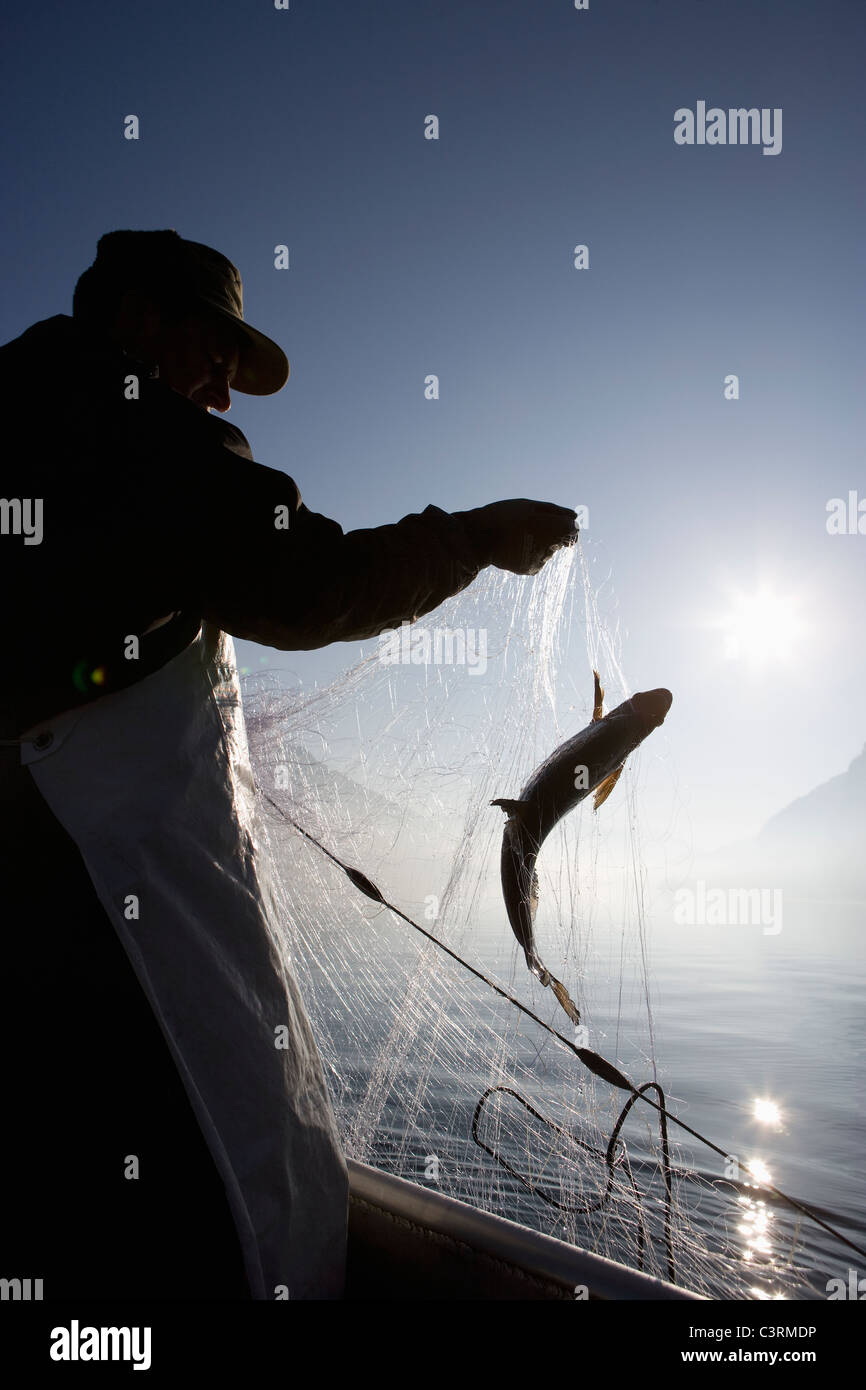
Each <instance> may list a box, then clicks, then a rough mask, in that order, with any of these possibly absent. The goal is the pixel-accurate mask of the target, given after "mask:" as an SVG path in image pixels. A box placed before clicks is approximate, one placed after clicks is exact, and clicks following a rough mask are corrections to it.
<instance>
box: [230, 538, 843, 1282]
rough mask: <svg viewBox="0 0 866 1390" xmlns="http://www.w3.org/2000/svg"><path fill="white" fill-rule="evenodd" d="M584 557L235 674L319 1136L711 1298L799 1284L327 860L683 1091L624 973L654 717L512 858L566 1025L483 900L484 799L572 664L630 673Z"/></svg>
mask: <svg viewBox="0 0 866 1390" xmlns="http://www.w3.org/2000/svg"><path fill="white" fill-rule="evenodd" d="M596 563H597V561H596V559H595V557H594V555H593V552H592V549H591V548H590V549H587V547H586V545H585V542H584V541H581V543H580V544H578V545H577V546H575V547H572V548H571V549H569V550H566V551H562V552H560V553H559V554H558V555H557V556H556V557H555V558H554V559H553V560H552V561H551V562H550V563H549V564H548V565H547V566H546V567H545V568H544V570H543V571H542V572H541V574H540V575H538V576H536V577H534V578H520V577H517V576H513V575H509V574H505V573H503V572H501V571H498V570H496V569H492V568H491V569H488V570H486V571H484V572H483V574H482V575H481V576H479V578H478V579H477V580H476V581H475V582H474V583H473V584H472V585H471V586H470V588H469V589H468V590H466V591H464V592H463V593H462V594H459V595H457V596H456V597H455V598H453V599H451V600H450V601H449V602H447V603H445V604H443V605H442V606H441V607H440V608H439V609H437V610H436V612H435V613H433V614H431V615H429V616H428V617H427V618H426V619H422V620H420V621H419V622H418V623H417V624H415V625H414V626H413V627H411V628H409V627H406V628H404V629H403V630H402V632H401V633H399V634H398V635H397V637H396V638H390V639H388V638H385V637H382V638H379V639H376V640H374V641H373V642H371V643H368V644H366V646H365V647H364V648H363V649H362V651H363V655H362V657H361V659H360V660H358V661H357V662H356V663H355V664H353V665H352V666H351V667H350V668H349V669H347V670H346V671H344V672H343V673H342V674H341V675H340V676H339V677H338V679H336V680H334V681H333V682H331V683H330V684H329V685H327V686H326V687H324V688H314V689H304V688H302V687H301V686H300V685H299V684H297V683H294V684H293V683H292V681H291V679H290V678H288V677H286V676H284V675H278V674H276V673H262V672H256V673H255V674H253V675H251V676H247V677H245V679H244V706H245V712H246V719H247V730H248V736H249V742H250V754H251V759H252V762H253V767H254V771H255V774H256V780H257V785H258V788H259V794H260V803H261V811H262V821H263V826H264V833H265V835H266V837H267V839H268V841H269V848H270V855H271V858H272V860H273V863H274V865H275V866H276V871H277V873H276V877H277V893H278V899H279V906H280V913H281V920H282V927H283V930H284V931H285V933H286V935H287V937H288V940H289V943H290V951H291V954H292V960H293V963H294V967H295V971H296V974H297V977H298V980H299V983H300V986H301V989H302V992H303V995H304V998H305V1000H306V1004H307V1008H308V1011H309V1014H310V1018H311V1021H312V1025H313V1029H314V1032H315V1034H316V1037H317V1040H318V1044H319V1048H320V1051H321V1054H322V1057H323V1059H324V1064H325V1070H326V1075H327V1077H328V1081H329V1086H330V1090H331V1095H332V1099H333V1103H334V1108H335V1112H336V1115H337V1120H338V1125H339V1129H340V1133H341V1137H342V1140H343V1144H344V1148H345V1151H346V1153H347V1154H348V1155H350V1156H351V1157H354V1158H357V1159H360V1160H362V1161H364V1162H367V1163H370V1164H373V1165H374V1166H376V1167H378V1168H381V1169H384V1170H386V1171H388V1172H391V1173H394V1174H396V1175H398V1176H400V1177H404V1178H408V1179H411V1180H412V1181H414V1182H417V1183H421V1184H424V1185H426V1186H429V1187H431V1188H433V1189H435V1190H437V1191H439V1192H442V1193H445V1194H448V1195H451V1196H453V1197H457V1198H460V1199H462V1200H463V1201H466V1202H468V1203H470V1204H472V1205H473V1206H476V1207H480V1208H483V1209H485V1210H488V1211H491V1212H495V1213H497V1214H498V1215H501V1216H505V1217H508V1218H509V1219H511V1220H515V1221H519V1222H521V1223H523V1224H524V1225H526V1226H529V1227H532V1228H534V1229H536V1230H539V1231H542V1232H544V1233H546V1234H549V1235H554V1236H556V1237H558V1238H559V1239H561V1240H565V1241H568V1242H570V1243H573V1244H575V1245H578V1246H580V1247H582V1248H584V1249H588V1250H591V1251H594V1252H597V1253H599V1254H602V1255H605V1256H607V1257H609V1258H611V1259H614V1260H617V1261H620V1262H622V1263H624V1264H627V1265H630V1266H632V1267H634V1268H642V1269H644V1270H646V1271H648V1272H650V1273H652V1274H656V1275H658V1276H660V1277H662V1278H667V1279H674V1280H675V1281H676V1282H677V1283H679V1284H681V1285H682V1286H684V1287H687V1288H690V1289H693V1290H696V1291H698V1292H702V1293H706V1294H709V1295H710V1296H712V1297H722V1298H756V1297H761V1298H772V1297H789V1298H790V1297H809V1296H816V1294H815V1293H814V1291H811V1287H810V1277H809V1272H808V1271H809V1269H811V1268H814V1267H815V1264H816V1257H815V1252H814V1250H809V1249H808V1248H807V1245H808V1241H809V1240H813V1241H814V1240H816V1239H817V1240H819V1241H820V1240H821V1239H825V1237H823V1236H822V1233H821V1232H818V1233H817V1235H816V1233H815V1232H814V1231H813V1230H812V1229H811V1227H810V1226H809V1223H808V1221H807V1222H805V1223H803V1222H802V1221H801V1220H800V1216H799V1215H798V1213H797V1212H796V1211H794V1210H791V1209H789V1208H788V1207H786V1205H785V1204H784V1203H781V1202H780V1201H778V1200H777V1199H775V1198H774V1197H773V1196H772V1194H770V1193H769V1192H767V1191H766V1190H765V1189H764V1188H762V1187H761V1186H760V1184H759V1183H758V1182H757V1181H756V1180H754V1179H753V1178H752V1177H751V1176H750V1175H749V1174H748V1173H744V1172H742V1171H737V1170H731V1169H730V1167H729V1168H727V1169H726V1166H725V1161H724V1153H722V1155H720V1153H718V1152H714V1151H713V1150H711V1149H708V1148H706V1147H705V1146H702V1145H701V1144H699V1143H698V1142H697V1141H695V1140H694V1139H693V1138H692V1137H691V1136H689V1135H688V1134H686V1133H685V1132H683V1131H678V1130H677V1128H676V1127H672V1128H671V1131H670V1136H669V1150H668V1153H667V1155H666V1153H665V1145H664V1134H663V1126H662V1124H661V1117H660V1114H659V1111H658V1109H656V1108H653V1106H652V1105H651V1104H648V1103H647V1102H646V1101H645V1100H643V1099H639V1100H637V1101H636V1102H635V1103H634V1104H633V1105H632V1107H631V1108H630V1110H629V1112H628V1115H627V1117H626V1119H625V1120H624V1122H623V1123H622V1126H621V1128H620V1129H619V1131H618V1133H616V1134H615V1127H616V1125H617V1120H618V1117H620V1115H621V1112H622V1110H623V1107H624V1105H625V1104H626V1102H627V1101H628V1099H629V1096H628V1093H625V1092H623V1090H621V1089H617V1088H616V1087H614V1086H612V1085H610V1084H608V1083H607V1082H606V1081H604V1080H602V1079H601V1078H600V1077H599V1076H598V1075H595V1074H593V1073H592V1072H591V1071H589V1070H588V1069H587V1068H586V1067H585V1066H583V1065H582V1064H581V1061H580V1060H579V1058H578V1057H577V1056H576V1055H575V1053H574V1052H573V1051H572V1050H569V1048H568V1047H567V1046H565V1045H564V1044H563V1043H562V1042H560V1041H559V1040H558V1039H557V1038H556V1037H554V1036H552V1034H551V1033H550V1032H548V1031H546V1030H545V1029H544V1028H543V1026H541V1024H540V1023H537V1022H535V1021H534V1020H533V1019H531V1018H529V1017H527V1015H526V1014H524V1013H522V1012H521V1011H520V1010H519V1009H518V1008H516V1007H515V1006H514V1004H512V1003H511V1002H509V1001H508V1000H507V999H505V998H503V997H502V996H501V995H499V994H497V993H496V992H495V991H494V990H493V989H492V988H491V987H490V985H489V984H488V983H486V982H485V980H483V979H479V978H478V977H477V976H476V975H473V974H472V973H471V972H470V970H469V969H467V968H466V966H464V965H462V964H460V963H459V962H458V961H457V960H455V959H454V958H453V957H452V956H449V955H448V954H446V953H445V952H444V951H443V950H441V949H440V948H439V946H437V945H436V944H434V942H432V941H430V940H429V939H427V937H425V936H424V935H423V934H422V933H421V931H417V930H414V929H413V928H412V927H411V926H409V925H408V924H407V923H406V922H405V921H403V920H402V919H401V918H399V917H397V916H396V915H395V914H394V913H393V912H392V911H391V910H390V909H389V908H387V907H385V906H383V904H382V903H380V902H374V901H372V900H371V898H370V897H369V896H367V895H366V894H365V893H364V892H363V891H361V888H363V886H364V883H363V881H361V888H359V886H358V883H357V881H356V882H354V883H353V882H352V881H351V880H350V878H349V877H348V876H347V874H346V873H345V872H343V870H342V869H341V868H340V867H339V864H338V863H336V862H334V861H335V859H336V860H339V861H340V862H341V863H342V864H343V865H346V866H349V867H351V868H353V869H355V870H360V871H361V873H362V874H363V875H364V876H365V879H366V880H369V881H372V883H373V884H374V885H376V886H377V888H378V889H379V890H380V892H381V894H382V895H383V897H384V898H385V899H387V901H388V902H389V903H391V904H393V905H394V906H395V907H397V908H399V909H400V910H401V911H402V912H403V913H405V914H406V916H407V917H409V918H411V919H412V920H413V921H414V922H415V923H417V924H418V926H419V927H420V928H423V930H424V931H425V932H427V933H430V934H431V935H433V936H435V937H436V938H438V940H439V941H441V942H443V943H445V945H447V946H448V947H449V948H450V949H451V950H452V951H453V952H455V953H456V954H457V955H459V956H460V957H463V958H464V959H465V961H466V962H467V963H468V964H469V965H472V966H473V967H474V968H475V969H476V970H478V971H479V972H480V973H481V974H482V975H484V976H486V977H488V978H489V979H491V980H493V981H495V982H496V983H497V984H499V985H500V986H501V987H502V988H504V989H505V990H506V991H508V992H510V993H511V994H513V995H514V996H515V997H517V998H518V999H519V1000H520V1001H521V1002H523V1003H525V1004H526V1006H527V1007H528V1008H530V1009H531V1010H532V1011H533V1012H534V1013H535V1014H537V1015H538V1018H539V1019H540V1020H542V1021H543V1022H547V1023H548V1024H549V1025H550V1026H551V1027H552V1028H553V1029H555V1030H556V1032H558V1033H560V1034H562V1036H563V1037H564V1038H567V1039H569V1040H570V1041H572V1042H574V1043H577V1044H578V1045H580V1046H582V1047H584V1048H589V1049H592V1050H593V1051H594V1052H595V1053H597V1054H599V1055H601V1056H602V1057H604V1058H606V1059H607V1060H608V1061H609V1062H611V1063H613V1064H614V1065H615V1066H616V1067H618V1068H620V1069H621V1070H622V1071H623V1072H624V1073H625V1075H626V1076H627V1077H628V1078H629V1080H630V1081H631V1082H633V1084H634V1085H635V1086H638V1087H640V1086H643V1085H644V1083H647V1082H659V1083H661V1085H662V1086H664V1087H665V1088H666V1089H667V1088H668V1086H669V1085H670V1084H671V1083H673V1084H674V1092H673V1094H668V1098H667V1101H668V1105H669V1107H670V1110H671V1112H672V1114H674V1115H677V1114H678V1113H681V1112H682V1113H683V1114H685V1113H687V1112H686V1111H685V1110H683V1109H682V1107H683V1106H684V1105H686V1103H687V1098H685V1097H680V1096H679V1095H678V1094H677V1093H676V1089H675V1077H672V1076H671V1075H670V1074H669V1072H670V1068H669V1067H668V1066H666V1061H665V1057H664V1055H663V1053H662V1055H659V1054H658V1053H657V1043H656V1029H655V1022H654V1006H653V986H652V976H651V951H650V939H649V938H650V934H651V933H650V918H651V909H652V901H651V898H652V894H651V890H650V887H649V884H648V871H647V864H648V863H649V862H651V860H652V858H653V854H654V852H655V851H656V850H657V849H658V848H659V843H657V842H662V841H664V838H665V836H666V835H667V836H668V837H669V836H670V829H669V827H668V828H667V829H665V828H664V827H663V828H662V829H661V830H660V831H655V830H652V831H651V833H650V836H649V838H647V835H646V833H644V835H643V838H642V826H643V817H642V814H641V795H642V787H643V785H644V784H645V782H646V778H647V775H648V772H649V771H652V773H653V775H654V776H655V775H660V776H662V778H664V776H665V775H666V774H665V770H666V769H668V768H669V764H670V761H671V755H670V749H669V744H668V740H667V734H666V732H665V729H664V728H662V729H659V730H657V731H656V732H655V733H654V734H653V735H652V736H651V737H650V739H649V740H648V741H647V743H646V744H645V745H644V746H643V748H642V749H641V750H639V752H638V753H637V754H635V755H633V756H632V757H631V758H630V759H629V763H628V764H627V767H626V771H625V774H624V775H623V777H622V778H621V779H620V782H619V785H618V786H617V788H616V790H615V791H614V793H613V795H612V796H611V798H610V799H609V801H608V802H607V803H606V804H605V805H604V807H602V808H601V809H600V810H599V812H598V813H597V814H594V813H593V812H592V810H591V809H590V801H589V800H587V801H585V802H583V804H582V805H581V806H580V807H579V808H578V809H577V810H576V811H574V812H573V813H572V814H571V815H569V816H566V817H565V818H564V819H563V820H562V821H561V822H560V824H559V826H557V827H556V829H555V830H554V831H553V832H552V834H551V835H550V836H549V838H548V840H547V841H546V843H545V845H544V847H543V850H542V852H541V854H540V856H539V862H538V874H539V890H540V892H539V907H538V915H537V919H536V941H537V943H538V949H539V954H540V955H541V957H542V959H543V960H544V962H545V964H546V965H547V966H548V967H549V968H550V970H551V971H552V972H553V973H554V974H555V975H557V976H558V977H559V979H561V980H562V981H564V983H565V984H566V986H567V987H568V989H569V991H570V993H571V995H572V998H573V999H574V1000H575V1002H576V1003H577V1005H578V1007H579V1008H580V1010H581V1029H582V1030H583V1031H582V1032H578V1031H577V1030H576V1029H575V1026H574V1024H572V1023H571V1022H570V1021H569V1019H568V1018H567V1017H566V1016H565V1014H564V1013H563V1012H562V1010H561V1009H560V1008H559V1006H558V1005H557V1003H556V1000H555V999H554V997H553V995H552V994H551V992H550V990H546V989H543V988H542V987H541V986H540V984H539V983H538V982H537V981H536V979H535V978H534V977H533V976H532V975H531V974H530V973H529V971H528V970H527V968H526V964H525V961H524V957H523V952H522V950H521V949H520V948H519V947H518V945H517V943H516V941H515V939H514V937H513V934H512V932H511V929H510V927H509V925H508V921H507V918H506V915H505V910H504V906H503V900H502V892H501V886H500V874H499V851H500V845H501V841H502V834H503V827H504V823H505V819H504V816H503V814H502V811H501V810H499V809H497V808H496V807H492V806H491V805H490V804H489V803H490V801H491V799H492V798H494V797H497V796H500V797H501V796H506V797H508V796H510V797H515V796H517V795H518V793H519V790H520V788H521V786H522V785H523V784H524V783H525V782H526V780H527V778H528V777H529V775H530V774H531V772H532V771H533V769H534V768H535V767H536V766H537V765H538V764H539V763H540V762H541V761H542V760H543V759H544V758H546V757H547V756H548V754H549V753H550V752H551V751H552V750H553V749H554V748H556V747H557V746H558V745H559V744H560V743H562V742H563V741H564V740H565V739H566V738H569V737H571V736H572V735H573V734H574V733H576V732H577V731H578V730H579V729H581V728H583V727H584V726H585V725H586V724H587V723H588V722H589V721H590V719H591V716H592V696H593V678H592V671H593V669H594V668H596V669H598V670H599V671H600V673H601V676H602V682H603V684H604V686H605V687H606V702H605V710H609V709H611V708H613V707H614V706H615V705H616V704H618V703H619V702H620V701H621V700H623V699H625V698H627V697H628V695H629V694H631V693H633V691H632V690H630V689H629V686H628V683H627V681H626V677H625V673H624V672H623V670H622V667H621V664H620V650H621V649H620V641H619V635H618V628H617V624H616V620H615V614H614V613H613V611H612V608H613V600H612V598H611V597H610V595H609V591H608V589H607V587H606V585H605V583H604V582H599V581H598V580H596V578H595V575H594V570H595V568H596ZM674 695H675V698H676V692H674ZM667 775H668V782H670V781H671V778H670V775H669V773H668V774H667ZM309 837H313V838H312V839H311V838H309ZM313 840H315V841H317V842H318V844H316V843H314V842H313ZM319 846H322V847H324V849H326V850H327V851H329V852H330V854H331V855H332V856H334V858H329V857H328V855H327V854H326V853H324V852H323V849H322V848H320V847H319ZM661 849H662V850H664V844H663V843H662V844H661ZM646 1096H647V1098H648V1100H650V1101H652V1100H655V1101H656V1102H658V1094H657V1092H655V1091H653V1090H649V1091H647V1092H646ZM721 1128H723V1125H722V1124H721V1123H720V1124H719V1125H717V1126H716V1130H719V1129H721ZM612 1135H614V1137H615V1143H613V1144H611V1138H612ZM712 1137H713V1138H714V1139H715V1140H716V1141H717V1144H720V1145H721V1147H722V1151H724V1135H719V1134H718V1133H715V1134H713V1135H712ZM666 1158H667V1162H666ZM668 1184H669V1187H668ZM826 1239H827V1240H828V1241H829V1244H830V1246H832V1240H831V1239H830V1238H829V1237H826ZM822 1296H823V1295H822Z"/></svg>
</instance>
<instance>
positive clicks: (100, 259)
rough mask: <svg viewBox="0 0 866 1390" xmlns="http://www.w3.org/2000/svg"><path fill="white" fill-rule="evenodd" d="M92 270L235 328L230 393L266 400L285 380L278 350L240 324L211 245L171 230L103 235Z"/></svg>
mask: <svg viewBox="0 0 866 1390" xmlns="http://www.w3.org/2000/svg"><path fill="white" fill-rule="evenodd" d="M93 269H94V270H96V271H97V272H99V271H105V272H107V273H110V274H111V275H112V276H119V275H121V274H122V275H123V276H124V277H125V280H126V283H127V284H128V285H129V286H130V288H132V287H133V286H135V285H139V284H144V285H147V286H149V287H151V288H152V289H153V290H154V291H162V292H163V293H164V295H165V296H166V297H168V298H172V297H174V296H177V297H179V298H182V299H184V300H185V299H191V300H192V301H193V302H195V303H201V304H205V305H207V306H208V307H209V308H210V309H213V310H214V312H215V313H216V314H217V315H219V317H220V318H223V319H225V320H227V321H228V322H229V323H231V324H232V325H233V327H234V328H236V329H237V336H238V350H239V353H240V366H239V367H238V371H237V375H236V376H235V378H234V380H233V381H232V383H231V384H232V389H233V390H235V391H241V392H243V393H245V394H246V395H249V396H270V395H272V394H273V393H274V391H279V390H280V389H281V388H282V387H283V386H285V384H286V382H287V381H288V378H289V363H288V359H287V357H286V354H285V353H284V352H283V350H282V348H281V347H278V346H277V344H276V343H275V342H274V341H273V339H272V338H268V337H266V335H265V334H264V333H260V332H259V331H258V329H257V328H253V327H252V325H251V324H249V323H246V322H245V321H244V301H243V285H242V284H241V277H240V274H239V272H238V270H237V269H236V268H235V266H233V265H232V263H231V261H230V260H228V259H227V258H226V257H225V256H223V255H222V254H221V253H220V252H219V251H215V250H214V249H213V247H212V246H204V245H202V243H201V242H200V241H187V240H186V239H185V238H184V237H182V236H179V235H178V233H177V232H176V231H175V230H174V229H173V228H171V229H169V230H166V231H154V232H133V231H118V232H106V233H105V235H104V236H102V237H100V238H99V242H98V243H97V247H96V260H95V262H94V264H93Z"/></svg>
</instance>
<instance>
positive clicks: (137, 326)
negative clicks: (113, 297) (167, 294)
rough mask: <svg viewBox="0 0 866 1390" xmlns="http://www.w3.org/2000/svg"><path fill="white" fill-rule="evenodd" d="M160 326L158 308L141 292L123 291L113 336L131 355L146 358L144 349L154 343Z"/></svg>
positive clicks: (160, 317)
mask: <svg viewBox="0 0 866 1390" xmlns="http://www.w3.org/2000/svg"><path fill="white" fill-rule="evenodd" d="M161 326H162V315H161V313H160V311H159V307H158V305H157V304H155V303H154V301H153V300H152V299H151V298H150V297H149V296H148V295H146V294H145V293H144V292H143V291H142V290H124V292H123V294H122V295H121V298H120V303H119V305H118V307H117V318H116V319H115V336H116V337H117V340H118V342H119V343H120V344H121V346H122V347H123V348H124V349H125V350H126V351H127V352H131V353H138V354H139V355H140V356H142V357H145V358H146V356H147V352H146V349H147V348H148V347H149V346H150V345H152V344H153V343H155V342H156V340H157V338H158V336H159V330H160V328H161Z"/></svg>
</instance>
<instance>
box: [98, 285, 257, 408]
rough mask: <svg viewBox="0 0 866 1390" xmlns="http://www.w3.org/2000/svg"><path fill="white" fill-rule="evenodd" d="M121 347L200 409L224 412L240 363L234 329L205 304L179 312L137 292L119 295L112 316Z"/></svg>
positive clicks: (229, 401)
mask: <svg viewBox="0 0 866 1390" xmlns="http://www.w3.org/2000/svg"><path fill="white" fill-rule="evenodd" d="M114 336H115V337H116V339H117V340H118V341H119V342H120V344H121V346H122V347H123V348H124V350H125V351H126V352H128V353H130V354H131V355H132V356H134V357H138V358H140V359H141V360H142V361H144V362H153V363H155V364H156V365H157V366H158V367H159V379H160V381H163V382H165V384H166V385H167V386H170V387H172V389H173V390H175V391H178V392H180V394H181V395H182V396H186V397H187V399H188V400H191V401H194V402H195V404H196V405H199V406H201V408H202V409H203V410H208V409H211V408H213V409H214V410H218V411H219V412H220V413H221V414H224V413H225V412H226V411H227V410H228V409H229V408H230V406H231V396H230V394H229V387H230V386H231V383H232V381H233V380H234V378H235V376H236V374H237V371H238V368H239V366H240V351H239V338H238V334H237V333H236V332H235V330H234V329H233V328H232V326H231V324H230V323H228V322H226V321H225V320H224V319H223V318H221V317H220V315H219V314H216V313H214V312H213V311H212V310H210V309H209V308H208V307H207V305H204V304H203V305H202V306H201V307H200V308H199V307H196V308H195V309H192V310H190V311H189V312H188V313H186V314H184V315H183V317H181V318H177V319H175V318H172V317H170V316H166V315H164V314H162V313H160V310H159V308H158V306H157V305H155V304H154V303H153V302H152V301H150V300H148V299H146V298H143V297H141V296H139V295H135V294H130V295H124V297H123V300H122V302H121V307H120V311H119V313H118V317H117V322H116V331H115V335H114Z"/></svg>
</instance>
